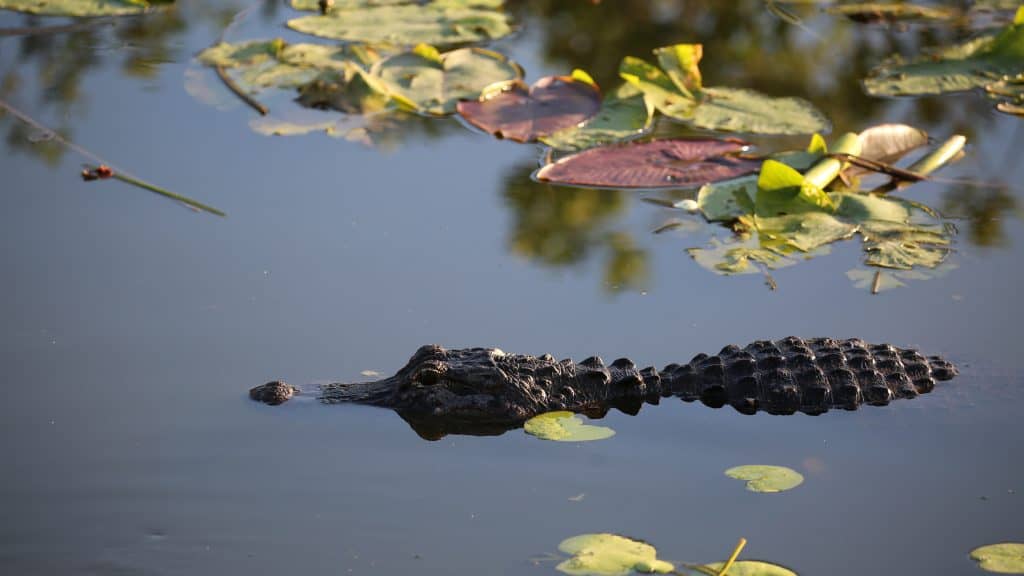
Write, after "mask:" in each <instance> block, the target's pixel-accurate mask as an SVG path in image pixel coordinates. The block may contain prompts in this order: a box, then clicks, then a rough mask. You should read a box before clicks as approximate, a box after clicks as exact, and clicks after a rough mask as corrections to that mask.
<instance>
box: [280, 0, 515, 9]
mask: <svg viewBox="0 0 1024 576" xmlns="http://www.w3.org/2000/svg"><path fill="white" fill-rule="evenodd" d="M423 3H424V2H423V0H334V3H333V5H332V6H331V8H332V9H334V10H348V9H351V8H367V7H369V6H397V5H399V4H423ZM432 3H433V4H441V5H445V6H461V7H466V6H475V7H478V8H501V7H502V6H503V5H504V4H505V0H433V1H432ZM292 8H295V9H296V10H308V11H310V12H319V11H320V0H292Z"/></svg>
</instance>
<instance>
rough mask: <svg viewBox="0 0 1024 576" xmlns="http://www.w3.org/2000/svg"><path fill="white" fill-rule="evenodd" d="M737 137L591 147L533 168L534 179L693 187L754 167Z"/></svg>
mask: <svg viewBox="0 0 1024 576" xmlns="http://www.w3.org/2000/svg"><path fill="white" fill-rule="evenodd" d="M746 146H747V143H746V142H743V141H740V140H686V139H675V140H653V141H650V142H640V143H628V144H621V145H617V146H606V147H602V148H591V149H589V150H584V151H583V152H579V153H577V154H573V155H571V156H566V157H565V158H562V159H560V160H559V161H557V162H555V163H553V164H548V165H546V166H544V167H543V168H541V169H540V170H539V171H537V175H536V177H537V179H538V180H544V181H548V182H555V183H558V184H570V185H574V186H591V187H594V186H597V187H608V188H696V187H698V186H702V185H704V184H707V183H708V182H716V181H719V180H728V179H732V178H736V177H737V176H742V175H744V174H750V173H753V172H756V171H757V169H758V167H759V166H760V162H759V161H756V160H747V159H743V158H738V157H736V153H738V152H741V151H743V150H744V149H746Z"/></svg>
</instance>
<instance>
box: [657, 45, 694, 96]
mask: <svg viewBox="0 0 1024 576" xmlns="http://www.w3.org/2000/svg"><path fill="white" fill-rule="evenodd" d="M654 55H655V56H657V57H658V64H660V65H661V69H662V70H664V71H665V72H666V73H667V74H668V76H669V78H671V79H672V83H673V84H675V85H676V88H678V89H679V91H680V92H682V93H683V94H686V95H689V96H697V95H699V94H700V91H701V88H703V86H704V84H703V82H704V81H703V80H702V79H701V75H700V60H701V58H703V57H704V46H703V45H701V44H676V45H674V46H665V47H663V48H656V49H655V50H654Z"/></svg>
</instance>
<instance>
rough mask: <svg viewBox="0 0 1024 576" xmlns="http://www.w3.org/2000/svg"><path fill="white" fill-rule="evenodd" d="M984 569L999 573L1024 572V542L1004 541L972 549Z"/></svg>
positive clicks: (974, 556)
mask: <svg viewBox="0 0 1024 576" xmlns="http://www.w3.org/2000/svg"><path fill="white" fill-rule="evenodd" d="M971 558H973V559H974V560H976V561H977V562H978V566H980V567H981V569H982V570H986V571H988V572H995V573H997V574H1024V544H1021V543H1019V542H1003V543H1001V544H989V545H988V546H981V547H980V548H975V549H974V550H971Z"/></svg>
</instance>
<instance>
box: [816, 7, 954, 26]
mask: <svg viewBox="0 0 1024 576" xmlns="http://www.w3.org/2000/svg"><path fill="white" fill-rule="evenodd" d="M825 11H826V12H828V13H830V14H839V15H841V16H846V17H847V18H849V19H850V20H853V21H855V22H868V23H874V22H905V21H913V20H933V21H949V20H955V19H957V18H959V17H960V16H961V13H960V11H959V10H956V9H954V8H948V7H944V6H925V5H921V4H905V3H878V2H858V3H854V4H839V5H837V6H828V7H827V8H826V9H825Z"/></svg>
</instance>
